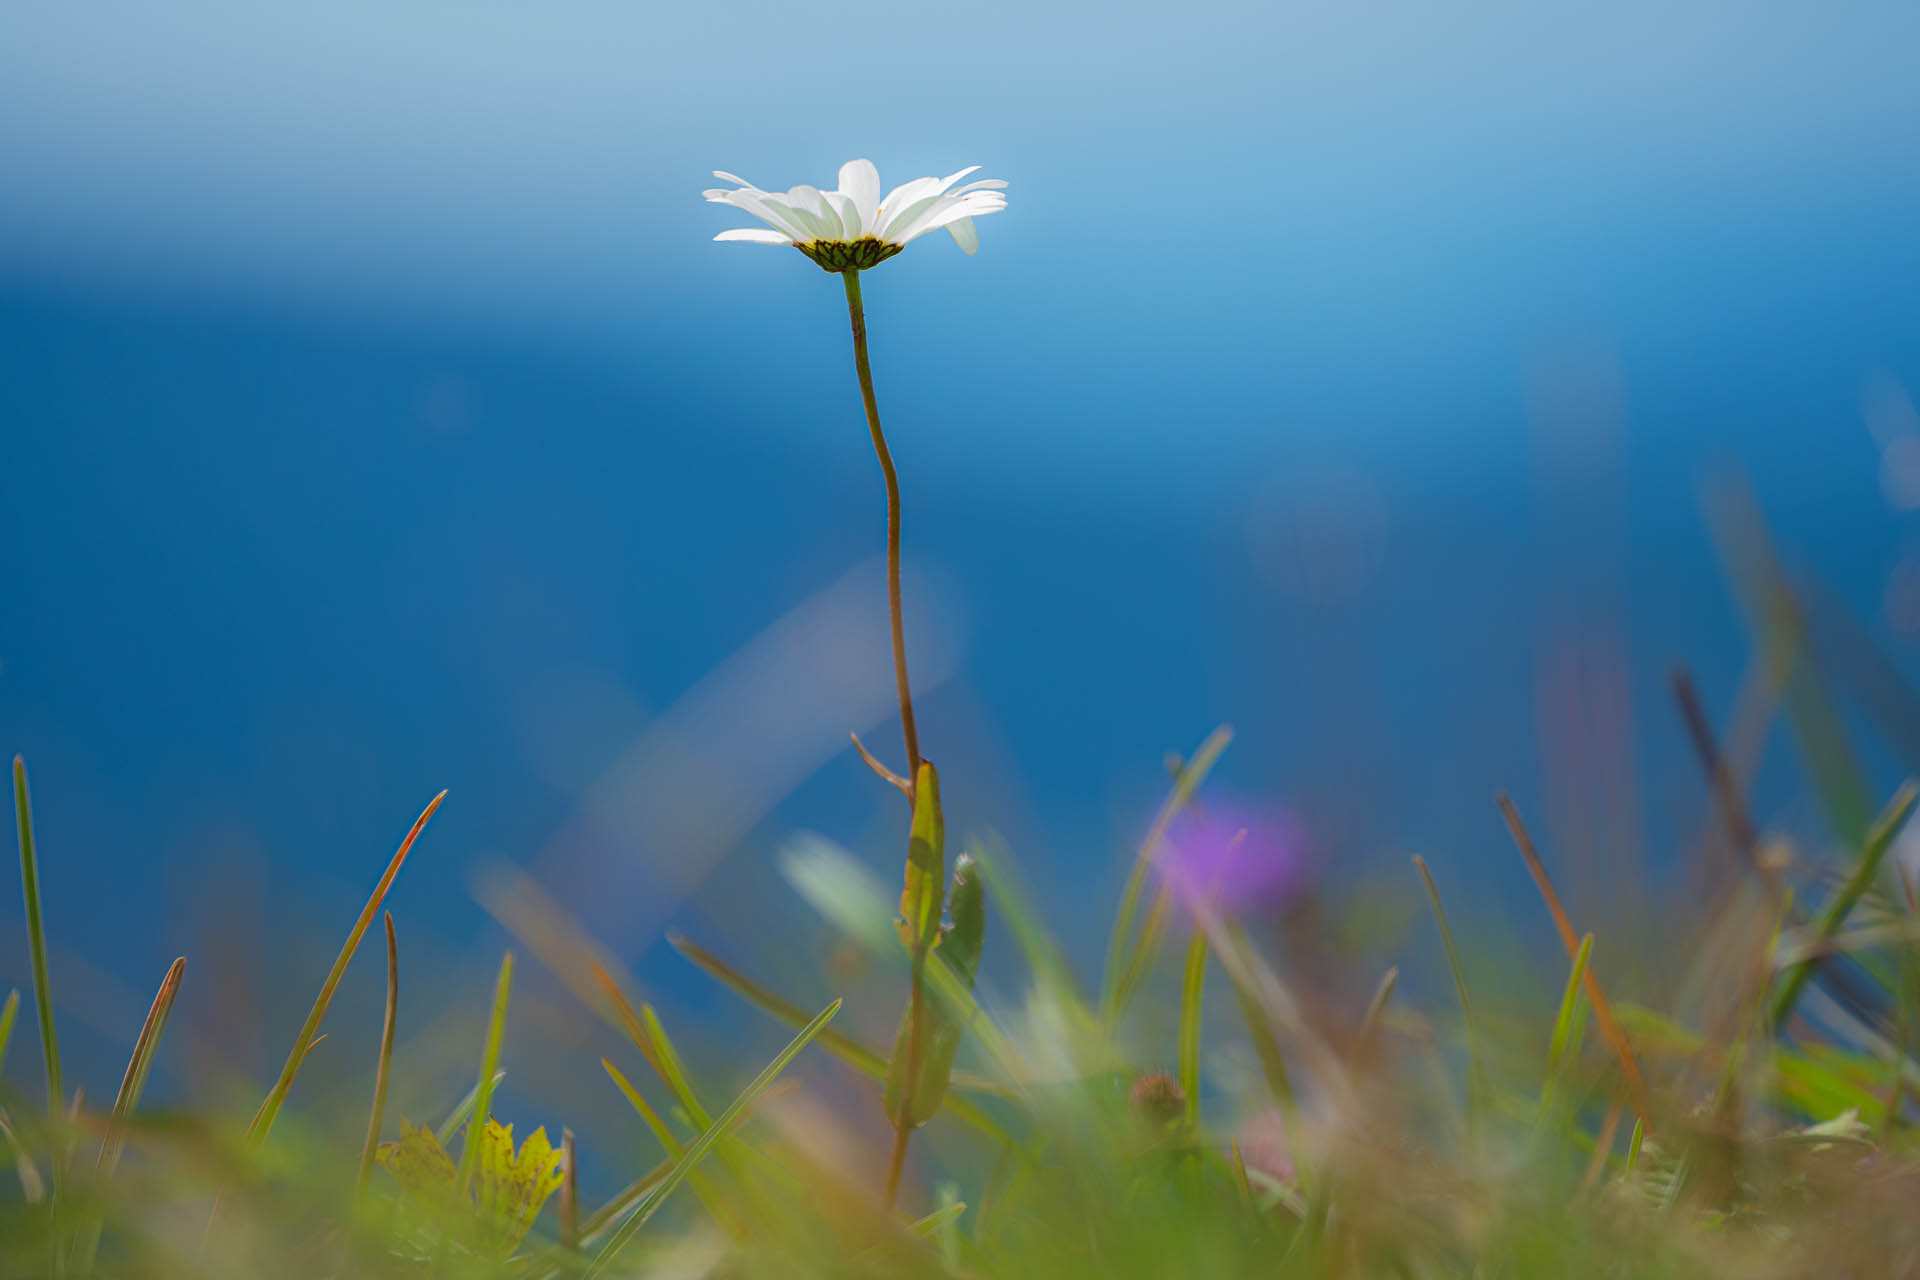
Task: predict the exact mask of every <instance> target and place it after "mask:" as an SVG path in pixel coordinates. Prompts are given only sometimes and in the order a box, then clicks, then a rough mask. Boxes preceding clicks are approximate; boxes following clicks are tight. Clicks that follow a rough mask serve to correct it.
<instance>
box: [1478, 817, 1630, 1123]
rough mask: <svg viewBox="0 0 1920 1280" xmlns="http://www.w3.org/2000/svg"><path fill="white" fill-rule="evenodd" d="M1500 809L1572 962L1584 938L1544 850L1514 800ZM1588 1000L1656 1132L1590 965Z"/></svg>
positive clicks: (1625, 1042)
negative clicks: (1563, 902) (1549, 872)
mask: <svg viewBox="0 0 1920 1280" xmlns="http://www.w3.org/2000/svg"><path fill="white" fill-rule="evenodd" d="M1494 803H1495V804H1496V805H1498V806H1499V809H1500V816H1501V817H1502V818H1504V819H1505V820H1506V824H1507V833H1508V834H1509V835H1511V836H1512V837H1513V844H1514V847H1515V848H1516V849H1518V850H1519V851H1520V857H1521V859H1522V860H1523V861H1525V862H1526V864H1527V873H1528V874H1529V875H1531V876H1532V877H1533V883H1534V887H1535V888H1537V889H1539V891H1540V897H1541V900H1542V901H1544V902H1545V903H1546V904H1547V914H1548V915H1550V916H1552V917H1553V927H1554V928H1555V929H1557V930H1559V933H1560V944H1561V945H1562V946H1564V947H1565V948H1566V949H1567V958H1568V959H1569V960H1571V959H1572V958H1573V955H1574V953H1575V952H1576V951H1578V950H1579V949H1580V936H1579V935H1578V934H1576V933H1575V932H1574V931H1573V921H1571V920H1569V919H1568V918H1567V909H1566V908H1565V907H1563V906H1561V905H1560V895H1559V894H1558V893H1557V892H1555V891H1554V887H1553V880H1552V878H1551V877H1549V876H1548V875H1547V865H1546V863H1544V862H1542V861H1541V860H1540V851H1539V850H1538V849H1537V848H1535V847H1534V843H1533V836H1532V834H1531V833H1529V832H1528V831H1527V824H1526V823H1524V822H1522V821H1521V820H1520V810H1519V809H1517V808H1515V807H1514V803H1513V800H1512V799H1511V798H1510V797H1508V796H1507V795H1505V794H1504V793H1503V794H1501V795H1498V796H1495V797H1494ZM1585 985H1586V989H1587V1000H1588V1001H1589V1002H1590V1003H1591V1004H1592V1005H1593V1020H1594V1023H1595V1024H1596V1025H1597V1026H1598V1027H1599V1028H1600V1035H1601V1038H1603V1039H1604V1040H1605V1041H1606V1042H1607V1047H1608V1048H1610V1049H1612V1050H1613V1054H1614V1056H1615V1057H1616V1058H1618V1059H1620V1071H1621V1074H1622V1075H1624V1076H1625V1077H1626V1081H1627V1100H1628V1101H1629V1102H1631V1103H1632V1104H1633V1114H1634V1116H1635V1117H1636V1118H1637V1119H1638V1120H1639V1121H1640V1122H1641V1123H1642V1124H1644V1125H1645V1126H1646V1127H1647V1130H1648V1132H1652V1130H1653V1120H1652V1118H1651V1116H1650V1115H1649V1113H1648V1110H1647V1081H1646V1077H1645V1076H1643V1075H1641V1074H1640V1060H1639V1058H1637V1057H1636V1056H1634V1052H1633V1044H1632V1042H1631V1041H1629V1040H1628V1039H1627V1037H1626V1033H1625V1032H1623V1031H1621V1030H1620V1027H1619V1024H1618V1023H1616V1022H1614V1020H1613V1009H1612V1008H1611V1006H1609V1005H1608V1004H1607V993H1606V992H1604V991H1602V990H1601V989H1600V979H1599V977H1598V976H1596V975H1595V974H1594V972H1593V966H1592V965H1591V964H1589V965H1588V966H1587V973H1586V979H1585Z"/></svg>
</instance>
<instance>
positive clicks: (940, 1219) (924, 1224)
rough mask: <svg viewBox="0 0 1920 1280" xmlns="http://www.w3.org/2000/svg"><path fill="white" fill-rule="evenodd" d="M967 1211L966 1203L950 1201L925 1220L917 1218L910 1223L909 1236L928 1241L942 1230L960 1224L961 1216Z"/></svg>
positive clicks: (908, 1225) (908, 1227)
mask: <svg viewBox="0 0 1920 1280" xmlns="http://www.w3.org/2000/svg"><path fill="white" fill-rule="evenodd" d="M966 1211H967V1202H966V1201H964V1200H950V1201H948V1202H947V1203H946V1204H943V1205H941V1206H940V1207H939V1208H938V1209H935V1210H934V1211H933V1212H932V1213H929V1214H928V1215H926V1216H925V1217H924V1218H915V1219H914V1220H913V1221H912V1222H910V1223H908V1224H907V1234H908V1235H910V1236H918V1237H919V1238H920V1239H922V1240H925V1239H928V1238H929V1237H931V1236H932V1235H933V1234H934V1233H935V1232H936V1231H939V1230H940V1229H941V1228H943V1227H946V1226H948V1225H950V1224H952V1223H955V1222H958V1221H959V1220H960V1215H961V1214H963V1213H965V1212H966Z"/></svg>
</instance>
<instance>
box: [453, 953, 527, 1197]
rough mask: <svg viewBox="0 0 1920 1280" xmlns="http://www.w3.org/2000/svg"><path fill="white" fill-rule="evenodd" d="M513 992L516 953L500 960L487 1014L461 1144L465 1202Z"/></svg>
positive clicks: (460, 1183) (458, 1179) (460, 1186)
mask: <svg viewBox="0 0 1920 1280" xmlns="http://www.w3.org/2000/svg"><path fill="white" fill-rule="evenodd" d="M512 993H513V952H511V951H508V952H506V953H504V954H502V955H501V957H500V976H499V977H498V978H496V979H494V983H493V1011H492V1012H491V1013H489V1014H488V1015H487V1040H486V1044H485V1045H484V1046H482V1048H481V1050H480V1079H479V1081H478V1082H477V1083H476V1084H475V1085H474V1094H473V1119H472V1120H470V1121H469V1122H468V1123H467V1140H466V1141H465V1142H463V1143H461V1144H460V1171H459V1173H458V1174H457V1175H456V1176H455V1178H454V1184H453V1185H454V1187H455V1188H456V1192H457V1194H458V1195H459V1197H460V1198H461V1199H462V1200H464V1199H466V1195H467V1187H468V1186H470V1185H471V1184H472V1182H473V1171H474V1169H476V1168H477V1167H479V1164H480V1146H481V1137H480V1132H479V1131H480V1130H482V1129H485V1128H486V1127H487V1117H488V1116H489V1114H490V1113H491V1112H490V1108H491V1105H492V1103H493V1077H494V1072H496V1071H498V1070H499V1069H500V1037H501V1036H502V1035H503V1034H505V1032H506V1029H507V998H508V997H509V996H510V995H511V994H512Z"/></svg>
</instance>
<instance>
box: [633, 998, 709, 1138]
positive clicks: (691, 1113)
mask: <svg viewBox="0 0 1920 1280" xmlns="http://www.w3.org/2000/svg"><path fill="white" fill-rule="evenodd" d="M640 1020H641V1022H643V1023H644V1024H645V1025H646V1028H647V1035H648V1037H649V1038H650V1039H652V1041H653V1051H654V1067H655V1069H656V1070H657V1071H659V1073H660V1079H661V1080H662V1081H663V1082H664V1083H665V1084H666V1086H667V1088H669V1089H671V1090H672V1091H673V1096H674V1098H675V1100H676V1101H678V1102H679V1103H680V1106H681V1107H682V1108H683V1109H684V1110H685V1111H686V1113H687V1119H689V1120H690V1121H692V1122H693V1125H694V1127H695V1128H697V1129H707V1128H711V1127H712V1126H713V1117H712V1116H711V1115H708V1114H707V1109H706V1108H705V1107H703V1106H701V1105H700V1095H699V1094H697V1093H695V1092H694V1090H693V1079H692V1077H690V1076H688V1075H687V1068H686V1066H685V1065H684V1064H683V1063H682V1062H681V1061H680V1053H679V1051H678V1050H676V1049H675V1048H674V1047H673V1041H672V1039H670V1038H669V1037H668V1035H667V1029H666V1027H665V1026H664V1025H663V1024H662V1023H661V1021H660V1015H659V1014H658V1013H656V1012H654V1008H653V1006H652V1005H650V1004H643V1005H641V1006H640Z"/></svg>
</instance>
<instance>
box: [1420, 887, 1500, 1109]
mask: <svg viewBox="0 0 1920 1280" xmlns="http://www.w3.org/2000/svg"><path fill="white" fill-rule="evenodd" d="M1413 865H1414V869H1415V870H1417V871H1418V872H1419V873H1420V880H1421V882H1422V883H1423V884H1425V885H1426V887H1427V902H1428V904H1429V905H1431V906H1432V908H1433V922H1434V923H1435V924H1436V925H1438V926H1439V928H1440V945H1441V946H1442V947H1444V948H1445V949H1446V953H1447V969H1448V970H1449V971H1450V972H1451V973H1452V975H1453V989H1454V992H1455V994H1457V995H1458V996H1459V998H1460V1013H1461V1016H1462V1017H1463V1018H1464V1019H1465V1020H1466V1028H1467V1118H1468V1121H1469V1122H1470V1123H1471V1122H1472V1120H1473V1119H1474V1117H1475V1115H1476V1114H1477V1113H1478V1110H1479V1107H1480V1103H1481V1099H1482V1097H1483V1096H1484V1093H1485V1087H1484V1080H1483V1077H1482V1074H1481V1065H1480V1036H1479V1032H1478V1031H1477V1030H1476V1029H1475V1027H1474V1021H1473V997H1472V996H1470V995H1468V994H1467V970H1466V967H1465V966H1464V965H1463V964H1461V962H1460V948H1459V946H1458V944H1456V943H1455V942H1454V940H1453V927H1452V926H1451V925H1449V924H1448V923H1447V909H1446V908H1445V907H1443V906H1441V905H1440V886H1439V885H1437V884H1435V883H1434V882H1433V872H1432V871H1430V870H1429V869H1428V868H1427V860H1426V859H1425V858H1423V857H1421V856H1420V855H1419V854H1417V853H1416V854H1415V855H1413Z"/></svg>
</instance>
